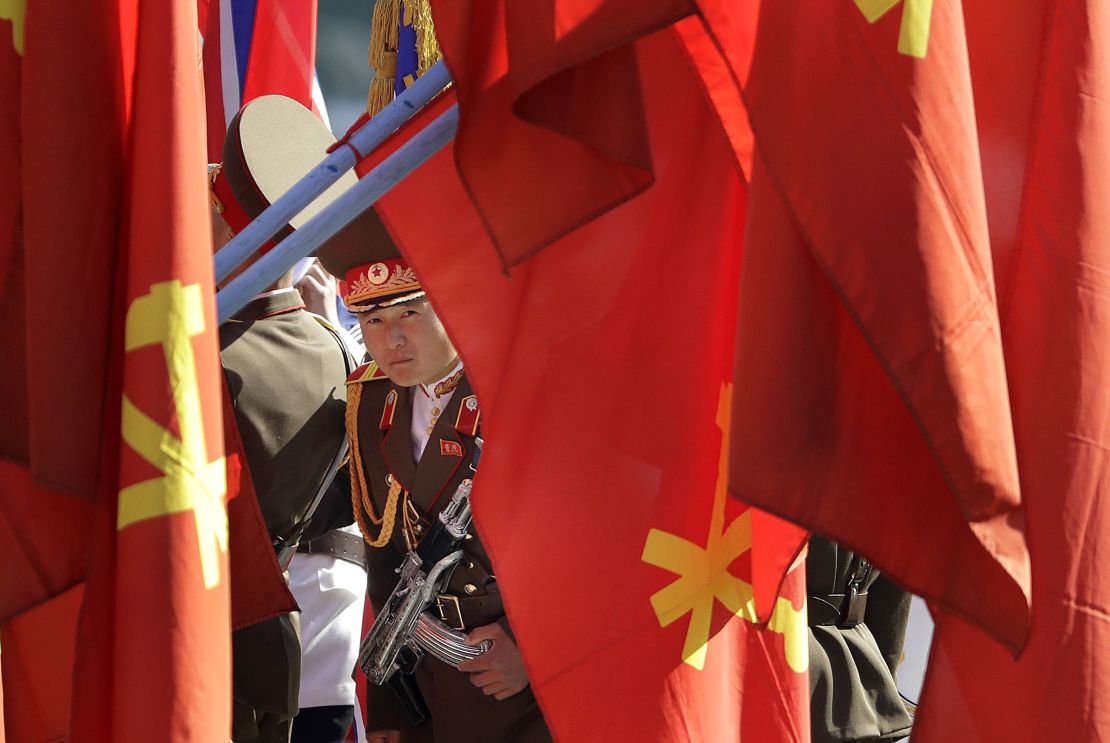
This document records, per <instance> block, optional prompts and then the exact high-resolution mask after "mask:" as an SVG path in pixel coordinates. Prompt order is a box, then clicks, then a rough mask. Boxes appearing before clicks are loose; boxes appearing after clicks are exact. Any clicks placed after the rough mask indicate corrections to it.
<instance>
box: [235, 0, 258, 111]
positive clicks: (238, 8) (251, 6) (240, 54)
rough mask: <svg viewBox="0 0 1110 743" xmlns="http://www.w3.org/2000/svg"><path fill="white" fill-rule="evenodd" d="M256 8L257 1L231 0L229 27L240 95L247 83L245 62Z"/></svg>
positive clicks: (252, 32) (249, 50)
mask: <svg viewBox="0 0 1110 743" xmlns="http://www.w3.org/2000/svg"><path fill="white" fill-rule="evenodd" d="M257 6H258V2H257V0H231V26H232V29H233V31H234V33H235V62H236V64H237V65H238V72H239V94H240V95H242V93H243V86H244V85H246V83H247V62H248V61H250V54H251V39H252V38H253V37H254V15H255V11H256V10H257Z"/></svg>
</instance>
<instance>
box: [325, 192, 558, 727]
mask: <svg viewBox="0 0 1110 743" xmlns="http://www.w3.org/2000/svg"><path fill="white" fill-rule="evenodd" d="M355 224H356V225H358V228H357V229H358V230H359V232H360V238H361V240H360V241H359V242H354V241H346V242H345V243H344V244H343V245H341V246H328V247H326V248H324V249H321V251H319V253H318V255H319V257H320V260H321V262H322V263H323V264H324V267H325V268H326V269H327V270H328V271H329V272H330V273H332V274H334V275H336V276H343V277H344V279H345V280H344V281H342V282H340V295H341V296H342V297H343V299H344V301H345V303H346V305H347V308H348V309H349V310H350V311H352V312H354V313H356V314H357V316H358V318H359V322H360V325H361V327H362V337H363V342H364V343H365V345H366V349H367V350H368V351H369V352H370V355H371V357H372V358H373V359H374V361H373V362H371V363H369V364H366V365H364V366H362V367H360V368H359V369H357V370H356V371H355V373H354V374H353V375H352V376H351V377H350V379H349V380H348V408H347V427H348V435H349V437H350V439H351V442H352V443H351V460H350V467H351V473H350V474H351V489H352V494H353V498H354V500H355V515H356V518H357V520H358V522H359V524H360V526H361V527H362V529H363V533H364V534H365V536H366V541H367V544H368V545H369V548H370V549H369V550H368V563H369V574H370V600H371V603H372V604H373V606H374V608H375V610H378V609H380V608H381V606H382V605H383V603H384V602H385V601H386V599H387V598H388V597H389V595H390V593H391V591H392V589H393V587H394V586H395V585H396V583H397V575H396V573H395V570H396V569H397V568H398V567H399V566H400V564H401V560H402V557H403V555H404V554H405V553H406V551H407V550H409V549H410V548H411V547H413V546H414V545H416V544H418V543H419V541H420V539H421V537H422V536H423V535H424V534H426V533H427V531H428V528H429V526H430V524H431V521H432V519H434V518H435V517H436V515H437V514H438V513H439V511H440V510H441V509H442V508H443V506H444V505H445V504H446V503H447V502H448V501H449V500H450V498H451V495H452V494H453V493H454V492H455V489H456V488H457V487H458V485H459V483H460V482H461V481H462V480H463V479H464V478H466V477H468V476H470V475H471V472H470V468H469V466H468V465H469V463H470V462H471V461H472V458H473V456H474V452H475V449H476V446H475V438H476V437H477V436H478V435H479V428H480V422H481V407H480V405H479V402H478V398H477V397H476V396H475V395H474V392H473V390H472V389H471V387H470V383H469V382H468V381H467V379H466V375H465V373H464V370H463V365H462V362H461V360H460V359H459V356H458V353H457V352H456V351H455V348H454V346H453V345H452V344H451V341H450V339H449V338H448V337H447V333H446V331H445V329H444V327H443V325H442V323H441V322H440V321H439V318H438V317H437V316H436V313H435V311H434V310H433V308H432V306H431V304H430V303H429V302H428V299H427V298H426V297H425V296H424V291H423V289H422V288H421V286H420V283H419V281H418V280H417V278H416V276H415V274H414V273H413V271H412V269H411V268H410V267H409V266H408V265H407V264H406V262H405V261H404V259H403V258H401V256H400V254H399V252H398V250H397V248H396V246H395V245H394V244H393V242H392V240H391V239H390V237H389V234H388V233H387V231H386V230H385V227H384V226H383V225H382V223H381V221H380V220H379V218H378V217H377V215H376V213H375V212H374V211H373V210H370V211H368V212H366V213H365V214H364V215H363V217H361V218H360V219H359V220H357V221H356V223H355ZM479 482H480V481H479ZM478 487H479V488H480V487H481V486H480V485H479V486H478ZM479 492H480V491H479ZM463 545H464V547H463V549H464V551H465V553H466V556H465V559H464V561H463V562H462V563H460V565H459V566H458V567H457V568H456V570H455V571H454V573H453V575H452V577H451V580H450V583H449V586H448V591H447V593H445V594H442V595H440V596H439V597H438V598H437V602H436V608H437V610H438V612H439V614H440V616H441V617H442V618H443V620H444V622H445V623H447V624H448V625H450V626H452V627H454V628H455V629H457V630H459V631H463V632H467V633H468V642H470V643H471V644H478V643H479V642H481V641H482V640H489V641H491V642H492V648H491V649H490V650H489V651H488V652H487V653H485V654H484V655H482V656H480V657H478V658H476V659H474V660H472V661H469V662H467V663H464V664H463V665H461V666H460V667H459V669H455V668H453V667H451V666H449V665H446V664H444V663H442V662H440V661H439V660H437V659H436V658H434V657H431V656H427V657H425V658H424V659H423V660H422V661H421V663H420V665H419V666H418V668H417V671H416V674H415V678H416V682H417V685H418V686H419V689H420V692H421V694H422V696H423V697H424V701H425V702H426V704H427V707H428V709H429V711H430V713H431V719H430V721H428V722H425V723H423V724H419V725H416V724H413V723H411V722H410V721H409V720H407V719H405V718H404V717H403V716H402V714H401V712H400V706H399V704H398V702H397V699H396V698H394V697H393V696H392V692H391V691H390V690H388V689H386V688H384V687H374V686H372V687H371V690H370V693H369V695H368V696H369V699H368V701H367V713H368V718H369V722H368V727H369V729H370V730H374V731H377V732H376V733H371V734H370V736H369V737H368V740H386V741H388V740H398V739H400V740H404V741H406V743H407V742H408V741H459V742H460V743H466V742H467V741H482V742H484V743H485V742H489V743H493V742H496V741H547V740H550V734H549V733H548V731H547V727H546V724H545V722H544V719H543V715H542V714H541V712H540V710H539V707H538V706H537V704H536V700H535V698H534V696H533V695H532V692H531V690H530V688H529V687H528V678H527V676H526V675H525V671H524V665H523V662H522V660H521V657H520V652H519V651H518V649H517V647H516V644H515V642H514V641H513V636H512V632H511V629H510V627H509V624H508V621H507V619H506V617H505V612H504V608H503V606H502V601H501V594H500V590H499V587H498V584H497V579H496V571H495V570H494V566H493V565H492V564H491V562H490V559H489V556H488V555H487V554H486V551H485V549H484V548H483V547H482V543H481V541H480V540H479V539H478V537H477V534H476V533H474V532H473V529H472V531H471V534H470V535H468V538H467V540H466V541H465V542H464V543H463Z"/></svg>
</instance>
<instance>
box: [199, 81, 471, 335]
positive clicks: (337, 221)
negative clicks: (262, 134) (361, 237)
mask: <svg viewBox="0 0 1110 743" xmlns="http://www.w3.org/2000/svg"><path fill="white" fill-rule="evenodd" d="M423 79H424V78H423V77H422V78H421V80H423ZM411 89H412V88H410V89H409V90H411ZM384 112H385V111H384V110H383V111H382V113H384ZM378 116H381V114H380V113H379V114H378ZM374 118H375V119H376V118H377V116H375V117H374ZM372 121H373V119H372ZM458 123H459V106H458V104H457V103H456V104H454V105H452V106H451V108H449V109H447V110H446V111H444V112H443V113H442V114H440V116H439V117H438V118H436V119H435V120H434V121H432V123H431V124H429V125H428V126H426V127H425V128H424V129H423V130H421V131H420V133H418V134H417V135H415V136H414V137H413V138H412V139H410V140H409V141H408V142H406V143H405V144H404V145H402V146H401V147H400V148H398V150H397V151H396V152H394V153H393V154H392V155H390V156H389V157H387V158H386V159H385V160H383V161H382V162H381V164H380V165H378V166H377V167H376V168H374V169H373V170H371V171H370V172H369V173H367V174H366V175H365V176H364V177H363V178H361V179H360V180H359V181H358V183H356V184H355V185H353V186H351V187H350V188H349V189H347V190H346V191H345V192H344V193H343V194H342V195H341V196H339V197H338V198H337V199H336V200H335V201H333V202H332V203H331V204H329V205H328V206H327V207H325V208H324V209H323V210H321V211H320V212H319V213H318V214H317V215H316V216H315V217H313V218H312V219H310V220H309V221H308V222H306V223H305V224H304V225H303V226H301V227H300V228H298V229H297V230H296V231H295V232H293V234H292V235H290V236H289V237H287V238H285V239H284V240H282V241H281V242H279V243H278V244H277V245H276V246H275V247H274V249H273V250H271V251H270V252H268V253H266V254H265V255H263V256H262V257H261V258H259V259H258V261H257V262H256V263H254V265H252V266H251V267H250V268H248V269H247V270H246V271H244V272H243V273H242V274H240V275H239V276H237V277H235V279H234V280H232V281H231V283H229V284H228V285H227V286H226V287H224V289H222V290H221V291H220V292H218V293H217V295H216V302H217V308H218V311H219V312H218V314H219V322H221V323H223V322H225V321H226V320H228V319H229V318H230V317H231V316H232V315H234V314H235V313H236V312H238V311H239V310H241V309H242V308H243V307H244V306H245V305H246V304H247V302H249V301H250V300H251V299H252V298H253V297H254V296H255V295H256V294H258V293H259V292H261V291H263V290H264V289H266V287H268V286H270V285H271V284H273V283H274V282H275V281H277V280H278V278H279V277H281V275H282V274H284V273H285V272H286V271H288V270H289V269H290V268H291V267H292V266H293V264H294V263H296V262H297V261H299V260H300V259H301V258H304V257H306V256H308V255H310V254H311V253H313V252H314V251H315V250H316V249H317V248H319V247H320V246H321V245H323V244H324V242H326V241H327V240H329V239H331V238H332V237H334V236H335V234H336V233H337V232H339V230H341V229H342V228H343V227H345V226H346V225H347V224H349V223H350V222H351V221H352V220H354V219H355V217H357V216H358V215H360V214H362V213H363V212H364V211H366V210H367V209H369V208H370V206H371V205H373V203H374V202H375V201H377V200H378V199H380V198H381V197H382V196H384V195H385V194H386V193H387V192H388V191H389V189H391V188H393V187H394V186H395V185H397V184H398V183H400V182H401V181H402V180H404V179H405V177H407V176H408V175H409V173H411V172H413V171H414V170H416V169H417V168H418V167H420V166H421V165H422V164H423V163H424V162H425V161H426V160H427V159H428V158H429V157H431V156H432V155H434V154H435V153H436V152H438V151H439V150H440V149H442V148H443V147H444V146H445V145H446V144H447V143H448V142H450V141H451V140H452V139H453V138H454V136H455V130H456V128H457V127H458ZM298 185H299V184H298ZM294 188H296V186H294ZM287 195H288V194H287ZM282 198H285V197H284V196H283V197H282ZM279 202H280V199H279ZM276 206H277V203H275V204H274V206H271V207H270V208H269V209H267V210H266V211H265V212H263V213H262V214H261V215H260V216H259V218H258V220H260V219H262V218H263V217H266V215H268V214H269V213H270V212H271V211H273V210H274V209H275V208H276ZM258 220H255V222H257V221H258ZM255 222H252V223H251V224H254V223H255ZM283 223H284V221H283ZM248 229H249V228H248ZM246 232H247V230H243V232H242V233H240V234H241V235H242V234H246ZM229 245H230V243H229Z"/></svg>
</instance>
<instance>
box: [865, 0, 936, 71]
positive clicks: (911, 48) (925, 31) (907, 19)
mask: <svg viewBox="0 0 1110 743" xmlns="http://www.w3.org/2000/svg"><path fill="white" fill-rule="evenodd" d="M898 3H903V7H902V26H901V29H900V30H899V32H898V51H899V52H901V53H902V54H905V55H907V56H910V57H917V58H918V59H923V58H924V57H925V52H926V51H927V50H928V48H929V26H930V25H931V24H932V19H933V0H856V7H858V8H859V9H860V12H861V13H863V16H864V18H866V19H867V22H868V23H874V22H875V21H877V20H879V19H880V18H882V17H883V16H884V15H886V14H887V13H888V12H889V11H890V10H891V9H893V8H894V6H895V5H897V4H898Z"/></svg>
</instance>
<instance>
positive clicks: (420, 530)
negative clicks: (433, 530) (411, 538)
mask: <svg viewBox="0 0 1110 743" xmlns="http://www.w3.org/2000/svg"><path fill="white" fill-rule="evenodd" d="M412 530H413V531H414V532H416V533H417V534H423V533H424V527H423V526H421V525H420V524H417V525H416V526H414V527H412Z"/></svg>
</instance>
